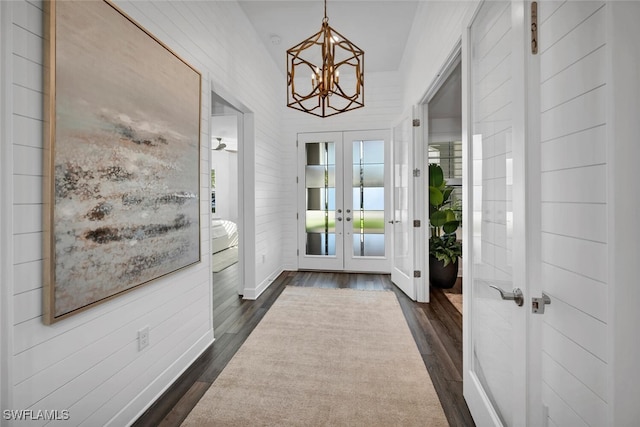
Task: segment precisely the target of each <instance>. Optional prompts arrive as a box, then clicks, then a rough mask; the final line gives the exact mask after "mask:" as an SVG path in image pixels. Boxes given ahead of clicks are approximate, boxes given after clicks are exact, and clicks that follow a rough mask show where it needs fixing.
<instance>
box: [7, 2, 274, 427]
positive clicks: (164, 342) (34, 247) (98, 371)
mask: <svg viewBox="0 0 640 427" xmlns="http://www.w3.org/2000/svg"><path fill="white" fill-rule="evenodd" d="M2 3H3V4H2V16H1V17H0V18H2V19H3V22H2V24H3V26H2V28H1V29H0V32H1V36H2V43H3V46H4V45H5V44H6V45H7V46H8V48H7V52H5V51H4V50H3V51H2V52H3V57H2V58H1V60H2V66H3V73H2V74H0V77H1V82H0V83H1V84H2V93H3V99H8V100H11V105H8V106H7V107H8V108H7V109H8V110H9V111H4V109H3V110H2V112H3V117H2V118H1V119H2V120H1V123H2V125H3V129H2V141H1V144H2V147H3V148H2V157H0V160H1V161H2V162H3V163H2V165H3V168H2V171H1V174H2V176H1V178H0V183H2V185H3V186H4V187H3V190H4V189H5V188H6V184H7V183H10V191H7V192H6V193H5V192H4V191H3V197H2V207H1V211H0V219H1V220H2V224H1V227H2V228H1V236H2V239H3V242H2V245H3V248H4V247H5V246H6V247H7V248H8V250H3V252H2V253H3V255H6V257H3V258H4V259H3V268H4V267H6V266H8V267H9V268H10V271H9V272H8V271H6V270H2V271H0V273H1V274H2V279H3V282H2V285H1V286H2V297H3V299H2V300H1V301H0V303H1V304H2V313H1V314H0V315H1V316H2V319H1V321H0V322H1V323H0V325H2V326H3V328H4V329H3V331H2V332H3V335H2V338H1V339H2V347H1V348H0V351H2V358H3V360H2V363H3V365H4V368H3V369H2V370H1V371H0V372H2V374H3V377H2V379H1V381H2V384H3V387H4V388H3V389H2V394H1V395H0V396H1V398H2V409H34V410H37V409H68V410H70V415H71V420H70V422H67V423H65V425H87V426H95V425H109V424H110V425H118V426H119V425H126V424H127V423H129V422H130V421H132V420H134V419H135V418H136V417H137V415H138V414H139V413H140V411H142V410H143V409H144V408H145V407H146V406H147V405H148V404H150V403H151V402H152V401H153V400H154V399H155V398H156V397H157V396H158V395H159V394H160V393H161V392H162V391H163V389H164V388H165V387H167V386H168V385H169V384H170V383H171V381H172V380H173V379H174V378H175V377H176V376H177V375H179V374H180V372H181V371H182V370H184V369H185V368H186V367H187V366H188V365H189V363H190V362H191V361H192V360H194V359H195V358H196V357H197V355H198V354H199V353H200V352H201V351H202V350H203V349H204V348H206V346H207V345H208V344H209V343H210V342H211V340H212V338H213V335H212V332H213V331H212V329H211V302H210V300H211V291H210V276H211V275H210V257H209V256H207V254H208V253H209V244H210V243H209V228H208V224H209V218H210V214H209V201H208V193H209V188H208V186H209V164H208V161H209V160H208V159H209V150H210V147H209V144H208V142H206V141H209V137H208V128H209V126H208V123H209V119H208V115H209V106H210V99H211V97H210V88H211V87H212V86H214V87H221V88H224V90H225V91H226V92H227V93H233V94H234V96H235V97H236V98H237V99H239V100H241V101H242V102H243V103H244V105H246V106H247V107H248V109H249V110H250V111H251V112H252V113H253V114H252V116H253V117H252V119H253V121H254V123H255V126H254V130H255V142H254V141H251V143H252V144H254V145H253V147H254V149H255V159H253V158H252V159H249V164H250V165H251V166H252V167H253V168H255V182H256V183H259V188H257V189H256V190H255V191H256V194H259V197H258V196H257V197H256V201H255V215H254V214H253V213H252V212H248V213H247V212H245V214H247V215H248V218H249V223H252V224H253V223H254V222H255V229H257V230H260V232H259V233H257V235H256V236H255V240H254V236H249V245H252V246H253V244H254V243H255V247H256V251H262V253H264V254H266V256H265V262H264V263H262V262H260V263H258V262H256V261H255V259H250V260H247V261H248V262H249V265H250V266H251V265H253V264H254V263H255V264H256V265H255V267H256V268H255V273H254V277H255V282H256V283H251V284H247V287H249V288H253V289H257V288H258V284H259V283H261V282H263V281H266V280H267V279H268V277H269V275H271V274H275V272H278V271H279V270H281V268H282V259H281V239H282V233H281V230H282V228H283V226H282V219H281V217H280V209H279V206H278V205H279V203H280V202H281V201H282V200H283V199H285V192H284V191H283V190H282V185H281V184H282V180H283V178H282V177H281V176H280V173H279V171H281V170H282V169H283V168H282V167H280V166H279V165H281V164H282V163H281V157H280V156H279V152H280V151H281V146H280V141H281V137H280V117H281V108H282V107H280V105H279V103H278V102H277V101H278V100H279V99H280V95H279V94H280V92H279V91H278V90H277V85H276V84H272V83H273V82H275V81H278V79H281V78H282V76H280V75H279V73H278V71H277V68H276V66H275V64H273V63H272V61H271V59H270V58H269V57H268V56H267V55H266V54H265V53H264V51H263V50H262V49H261V48H260V45H259V41H258V39H257V36H256V35H255V33H254V31H253V29H252V27H251V26H250V24H249V23H248V21H247V20H246V17H245V16H244V14H243V13H242V11H241V9H240V8H239V6H238V5H237V3H235V2H148V1H135V2H117V5H118V6H120V7H121V8H122V9H123V10H124V11H125V12H126V13H128V14H129V15H130V16H131V17H132V18H133V19H135V20H137V21H138V22H139V23H140V24H141V25H142V26H144V27H145V28H146V29H147V30H149V31H150V32H151V33H153V34H154V35H155V36H157V37H158V38H159V39H160V40H162V41H163V42H164V43H166V44H167V45H168V46H169V47H171V48H172V49H173V50H174V51H175V52H176V53H178V54H179V55H180V56H182V57H183V58H184V59H185V60H186V61H187V62H189V63H191V64H192V65H193V66H194V67H195V68H196V69H198V70H199V71H200V72H201V73H202V76H203V85H202V122H201V129H202V134H201V140H202V141H205V142H203V145H202V149H201V166H200V167H201V171H202V174H201V175H202V176H201V182H202V184H201V185H202V194H203V200H202V201H201V212H202V216H201V220H202V230H201V241H202V253H203V262H202V263H200V264H198V265H196V266H193V267H190V268H188V269H185V270H182V271H180V272H177V273H175V274H172V275H170V276H169V277H167V278H164V279H162V280H158V281H157V282H154V283H152V284H149V285H146V286H143V287H141V288H139V289H136V290H134V291H132V292H130V293H128V294H126V295H124V296H122V297H119V298H116V299H114V300H112V301H109V302H107V303H104V304H102V305H100V306H98V307H96V308H93V309H91V310H87V311H85V312H83V313H80V314H78V315H75V316H72V317H71V318H68V319H65V320H63V321H60V322H58V323H56V324H54V325H51V326H45V325H44V324H43V323H42V318H41V307H42V288H41V287H42V234H41V232H42V224H41V222H42V220H41V218H42V190H41V188H42V147H43V136H42V123H43V119H44V117H43V80H42V75H43V36H44V34H43V24H42V23H43V16H42V3H41V2H40V1H35V0H33V1H14V2H2ZM5 18H6V19H5ZM5 23H8V24H9V25H5ZM239 28H242V29H243V30H242V31H239V30H238V29H239ZM239 52H240V53H242V54H241V55H240V54H238V53H239ZM5 70H8V73H5V72H4V71H5ZM4 95H7V96H6V98H5V97H4ZM274 100H275V101H274ZM7 156H8V158H7ZM253 187H254V183H253V182H250V183H249V186H248V191H249V192H250V193H253V191H254V188H253ZM252 228H253V225H252ZM5 239H6V240H5ZM249 252H253V251H249ZM260 261H261V260H260ZM249 268H251V267H249ZM4 279H8V280H6V281H5V280H4ZM5 297H7V299H5ZM144 326H149V327H150V343H151V344H150V346H149V347H148V348H146V349H144V350H143V351H141V352H138V350H137V341H136V333H137V331H138V330H139V329H141V328H143V327H144ZM5 356H6V358H5ZM3 422H4V421H3ZM9 424H10V423H9ZM42 424H44V422H34V423H33V424H31V425H42ZM3 425H4V424H3Z"/></svg>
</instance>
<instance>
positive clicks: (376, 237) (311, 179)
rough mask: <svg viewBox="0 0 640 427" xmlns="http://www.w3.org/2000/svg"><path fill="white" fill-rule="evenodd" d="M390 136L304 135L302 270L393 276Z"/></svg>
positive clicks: (300, 147) (300, 142)
mask: <svg viewBox="0 0 640 427" xmlns="http://www.w3.org/2000/svg"><path fill="white" fill-rule="evenodd" d="M387 133H388V132H387V131H376V132H373V131H367V132H345V133H341V132H330V133H322V134H301V135H299V137H298V151H299V159H300V163H301V165H302V167H303V168H304V169H303V170H302V169H301V173H300V176H299V177H298V181H299V194H298V196H299V201H300V204H301V206H300V212H303V214H302V215H300V213H299V215H298V219H299V222H300V228H299V236H300V238H299V249H298V251H299V267H300V268H303V269H326V270H349V271H376V272H386V271H389V266H388V264H389V261H388V253H389V242H388V239H386V238H385V232H386V224H387V223H386V220H385V212H386V210H387V209H386V208H387V203H388V200H387V199H388V198H387V197H386V191H387V190H386V189H387V184H388V178H387V176H388V170H387V169H388V168H387V167H386V165H385V159H386V158H387V157H388V156H387V153H386V150H387V147H388V137H387ZM300 220H302V221H300Z"/></svg>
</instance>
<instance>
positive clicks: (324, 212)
mask: <svg viewBox="0 0 640 427" xmlns="http://www.w3.org/2000/svg"><path fill="white" fill-rule="evenodd" d="M305 146H306V159H307V163H306V165H305V188H306V193H307V201H306V212H305V230H306V234H307V239H306V254H307V255H335V253H336V235H335V233H336V230H335V209H336V189H335V182H336V166H335V163H336V152H335V144H334V143H333V142H313V143H309V144H305Z"/></svg>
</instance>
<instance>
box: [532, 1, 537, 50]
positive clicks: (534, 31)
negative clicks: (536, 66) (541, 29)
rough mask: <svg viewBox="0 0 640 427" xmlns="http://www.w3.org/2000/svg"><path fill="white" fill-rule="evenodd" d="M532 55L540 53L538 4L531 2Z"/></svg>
mask: <svg viewBox="0 0 640 427" xmlns="http://www.w3.org/2000/svg"><path fill="white" fill-rule="evenodd" d="M531 53H532V54H534V55H535V54H537V53H538V2H537V1H534V2H531Z"/></svg>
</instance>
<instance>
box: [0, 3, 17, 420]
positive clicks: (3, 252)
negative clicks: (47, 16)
mask: <svg viewBox="0 0 640 427" xmlns="http://www.w3.org/2000/svg"><path fill="white" fill-rule="evenodd" d="M13 4H14V3H13V2H0V40H2V41H1V42H0V164H1V165H2V172H0V192H1V193H2V194H5V195H7V196H8V197H7V200H6V201H5V202H3V203H1V204H0V408H2V409H13V408H12V406H13V394H12V393H11V391H12V389H11V385H12V384H13V376H12V372H13V369H12V362H13V233H12V224H13V175H12V174H13V161H12V160H13V137H12V136H13V123H12V116H13V111H12V109H11V106H12V105H13V91H12V82H13V78H12V77H13V72H12V70H13V61H12V58H13V55H12V54H11V53H12V46H13V31H12V29H13V22H12V15H13V13H12V12H13V10H12V6H13Z"/></svg>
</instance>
